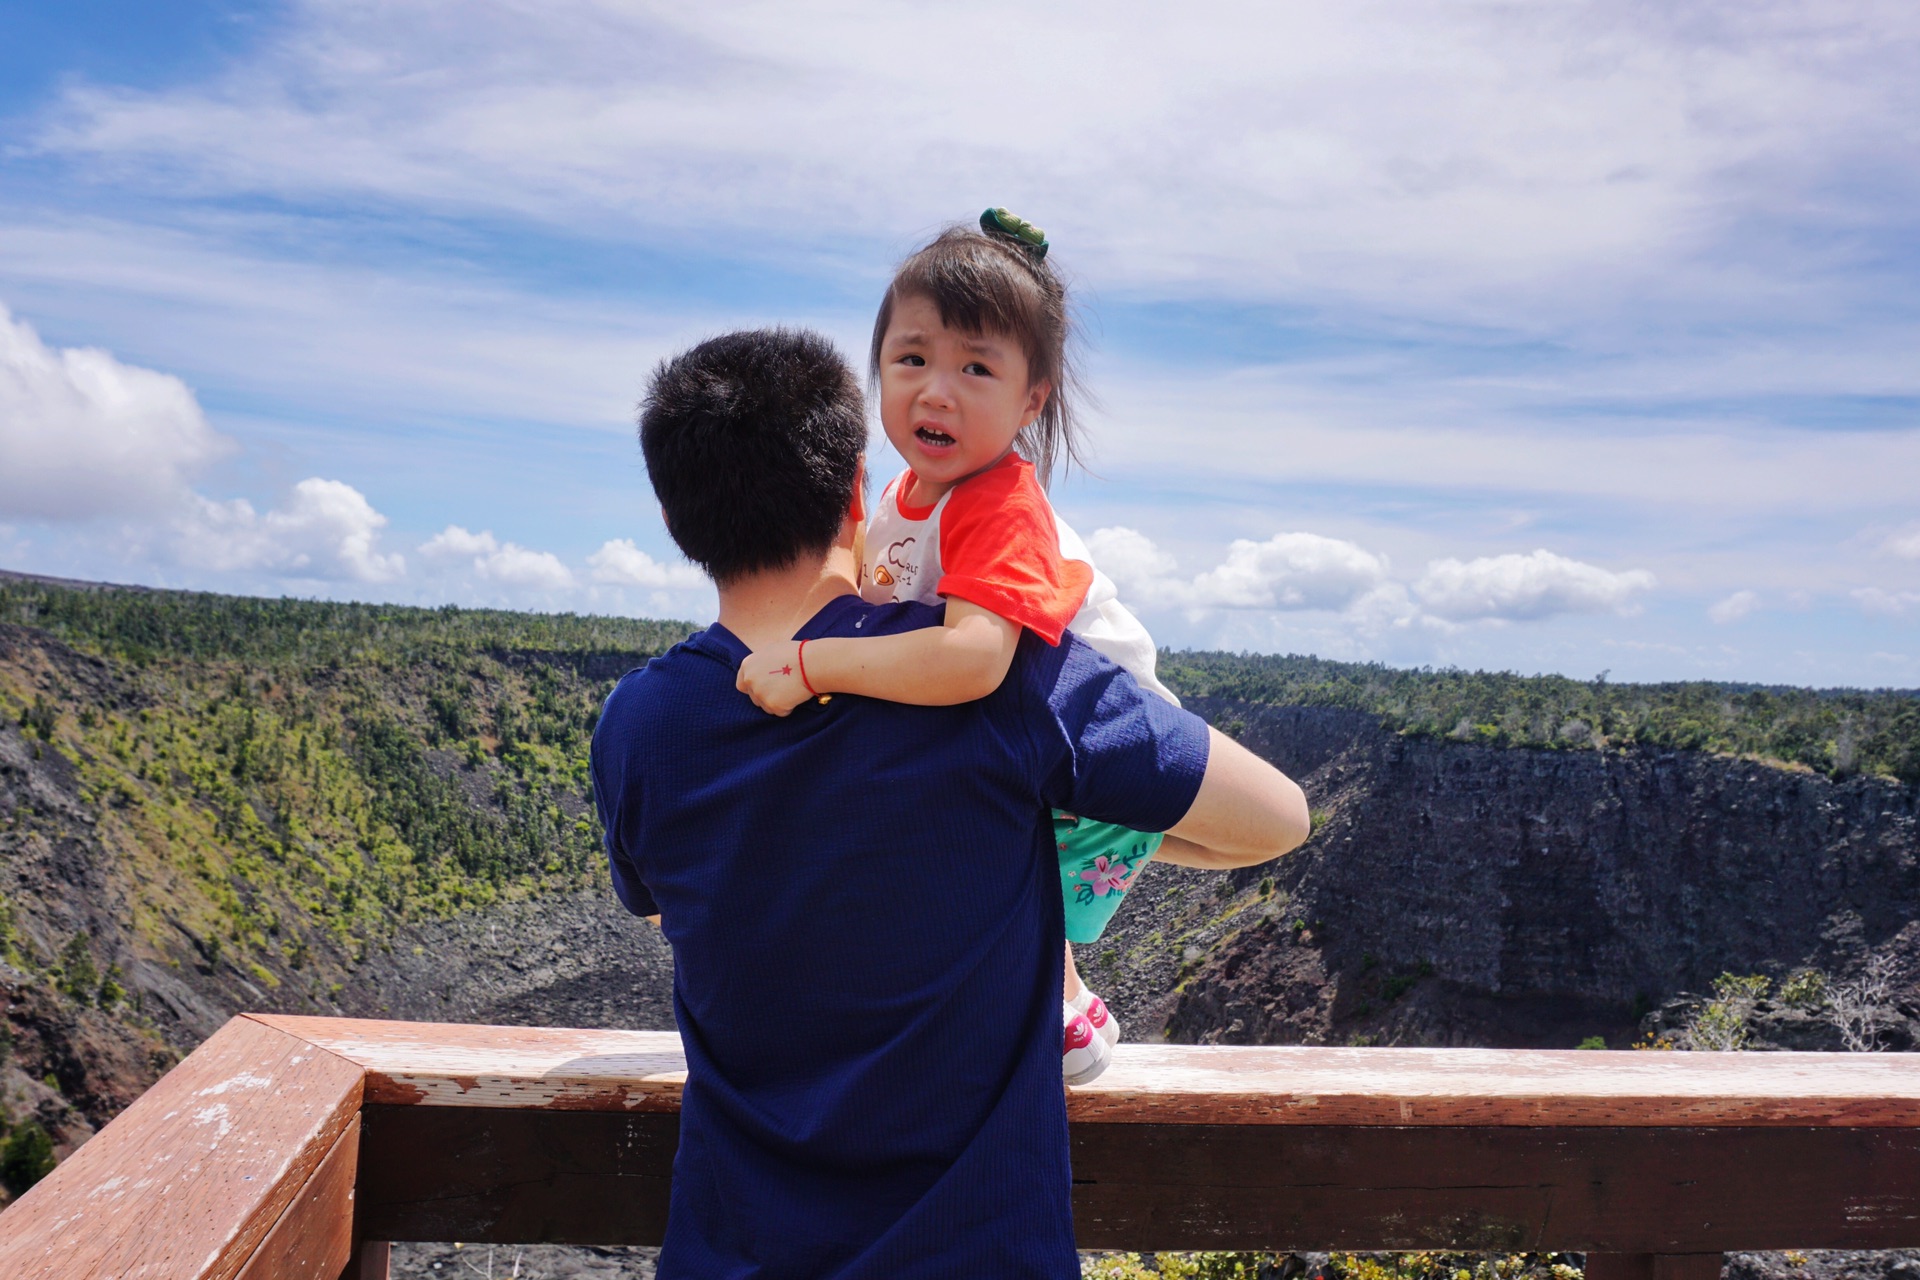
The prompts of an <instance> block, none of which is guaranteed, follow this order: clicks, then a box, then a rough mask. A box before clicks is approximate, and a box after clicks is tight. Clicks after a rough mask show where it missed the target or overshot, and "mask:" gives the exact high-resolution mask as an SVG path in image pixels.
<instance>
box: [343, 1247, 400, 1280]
mask: <svg viewBox="0 0 1920 1280" xmlns="http://www.w3.org/2000/svg"><path fill="white" fill-rule="evenodd" d="M392 1267H393V1246H392V1245H391V1244H388V1243H387V1242H386V1241H385V1240H362V1241H361V1242H360V1244H359V1246H358V1247H357V1248H355V1249H354V1251H353V1257H352V1258H350V1259H348V1261H347V1269H346V1270H345V1271H343V1272H341V1273H340V1280H389V1277H390V1276H391V1275H392Z"/></svg>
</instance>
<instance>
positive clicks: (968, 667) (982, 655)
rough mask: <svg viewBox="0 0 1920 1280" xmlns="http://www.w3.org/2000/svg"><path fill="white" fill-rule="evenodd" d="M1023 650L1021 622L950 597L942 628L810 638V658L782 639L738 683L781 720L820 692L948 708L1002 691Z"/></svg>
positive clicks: (750, 658)
mask: <svg viewBox="0 0 1920 1280" xmlns="http://www.w3.org/2000/svg"><path fill="white" fill-rule="evenodd" d="M1019 645H1020V627H1019V625H1018V624H1016V623H1012V622H1009V621H1007V620H1006V619H1005V618H1003V617H1001V616H1000V615H999V614H997V613H994V612H992V611H991V610H988V609H983V608H981V607H980V606H979V605H977V604H972V603H969V602H968V601H965V600H958V599H953V598H949V599H948V600H947V625H946V626H944V627H925V628H922V629H921V630H919V631H906V632H902V633H901V634H899V635H892V636H871V637H867V636H860V637H839V636H830V637H828V638H826V639H823V640H809V641H807V642H806V653H805V654H804V655H803V654H802V653H801V652H800V645H799V643H798V642H797V641H792V640H788V641H784V642H782V643H780V644H777V645H772V646H770V647H768V648H765V649H760V650H756V651H755V652H753V653H750V654H748V655H747V657H746V660H745V661H744V662H742V663H741V664H740V674H739V676H738V677H737V678H736V679H735V681H734V683H735V685H737V686H738V687H739V689H740V691H741V692H742V693H744V694H746V695H747V696H748V697H750V698H752V699H753V702H754V705H755V706H757V707H759V708H760V709H761V710H762V711H765V712H768V713H769V714H772V715H776V716H784V715H786V714H788V713H789V712H791V711H792V710H793V709H794V708H795V707H797V706H799V705H800V704H801V703H803V702H805V701H806V700H807V699H808V698H810V697H812V696H813V695H814V694H822V693H857V694H861V695H863V696H865V697H869V698H882V699H884V700H886V701H888V702H907V703H912V704H913V705H915V706H920V707H947V706H952V705H954V704H955V703H960V702H972V701H974V700H975V699H978V698H984V697H986V696H987V695H988V694H990V693H992V692H993V691H994V690H995V689H998V688H999V687H1000V682H1001V681H1002V680H1004V679H1006V677H1007V668H1009V667H1011V666H1012V665H1013V655H1014V651H1015V650H1016V649H1017V648H1018V647H1019ZM803 669H804V679H803V678H802V672H803ZM809 685H811V686H812V691H811V692H809V691H808V686H809Z"/></svg>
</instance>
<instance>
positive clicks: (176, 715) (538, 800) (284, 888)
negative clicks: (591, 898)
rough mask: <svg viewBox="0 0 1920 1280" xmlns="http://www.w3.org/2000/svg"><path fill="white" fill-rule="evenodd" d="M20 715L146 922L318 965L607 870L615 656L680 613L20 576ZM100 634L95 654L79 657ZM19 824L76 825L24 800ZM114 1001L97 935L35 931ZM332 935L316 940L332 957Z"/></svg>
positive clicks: (3, 606) (10, 687) (65, 965)
mask: <svg viewBox="0 0 1920 1280" xmlns="http://www.w3.org/2000/svg"><path fill="white" fill-rule="evenodd" d="M0 624H15V625H18V626H22V627H27V628H31V629H32V630H33V631H34V632H37V633H39V634H41V635H45V636H49V637H51V638H52V639H53V640H56V641H58V642H60V644H61V645H64V646H66V647H67V648H69V649H71V650H73V651H76V652H77V653H78V654H80V655H83V657H82V658H79V659H76V658H74V657H72V656H68V655H65V654H63V653H62V652H61V651H60V650H59V649H58V648H57V647H54V646H46V645H43V644H38V643H33V642H29V643H27V644H25V645H14V646H12V651H11V657H10V658H0V715H4V716H6V717H7V718H9V719H11V720H13V721H14V722H15V723H17V724H19V725H20V726H21V728H22V730H23V732H26V733H28V734H30V735H31V736H32V739H33V741H34V746H35V750H36V751H39V750H41V749H42V748H43V747H44V749H46V750H49V751H58V752H59V753H60V754H61V755H62V756H64V757H65V759H66V761H67V762H68V763H69V764H70V765H71V766H72V773H73V776H75V777H76V778H77V779H78V782H79V786H80V788H81V799H82V801H83V802H85V803H87V804H88V807H89V809H90V810H92V811H94V812H96V813H97V814H98V816H99V822H98V826H97V828H96V831H97V834H98V836H99V838H100V839H101V840H102V841H103V842H104V843H106V844H107V845H108V847H109V848H110V849H112V850H113V851H114V852H115V853H116V854H117V855H119V856H120V857H121V858H122V859H124V861H125V863H126V864H127V865H128V867H129V868H130V869H131V870H132V871H133V872H134V874H135V877H136V879H137V880H138V882H140V883H142V884H143V885H147V886H150V888H148V889H147V890H146V892H145V893H144V894H143V895H142V899H141V900H140V901H136V902H135V903H134V916H135V919H134V921H133V923H134V926H135V928H136V931H137V932H138V933H139V934H140V935H141V936H143V937H144V938H145V940H146V941H147V943H148V944H149V946H150V947H151V949H153V950H155V951H157V952H159V953H161V954H167V953H169V952H171V951H175V950H177V948H178V947H179V946H180V945H181V939H182V937H183V936H184V937H185V938H186V939H188V940H190V942H191V945H192V947H193V948H194V949H195V951H197V960H198V961H199V963H201V964H203V965H205V966H208V967H212V966H216V965H223V964H224V965H230V966H232V968H233V969H234V970H236V971H237V972H239V973H240V974H242V975H244V976H245V977H246V979H247V980H248V981H250V982H252V983H254V984H255V985H256V986H260V987H262V988H271V987H275V986H278V985H280V984H281V983H283V982H284V981H287V980H289V979H293V980H295V981H297V982H299V983H300V984H301V985H303V986H305V985H309V984H315V985H316V989H317V983H318V981H319V977H320V975H317V974H313V973H311V972H308V971H307V970H308V968H309V966H310V964H312V963H313V962H315V961H316V959H319V958H324V956H326V955H331V956H333V957H336V958H338V957H345V958H346V959H348V960H349V961H351V960H352V959H353V958H354V957H356V956H357V955H358V954H360V953H363V952H364V950H365V949H366V947H367V946H369V945H376V944H378V943H379V942H380V941H381V940H382V939H383V938H384V937H386V936H387V935H389V934H390V932H391V930H392V928H393V926H394V925H395V924H397V923H398V922H400V921H403V920H406V919H410V918H417V917H420V916H433V915H443V914H446V913H449V912H452V911H457V910H460V909H462V908H464V907H468V906H474V905H479V904H482V903H485V902H489V901H494V900H496V899H498V898H501V897H503V896H514V895H521V894H525V893H529V892H536V891H539V890H541V889H546V888H558V887H568V886H578V885H584V884H587V883H591V882H592V881H593V880H594V878H595V877H596V876H600V875H603V874H604V871H603V868H602V865H601V857H600V854H599V844H598V836H599V833H598V830H597V826H596V824H595V822H594V819H593V816H592V813H591V809H590V803H589V796H590V784H589V779H588V771H587V747H588V742H589V739H590V735H591V732H592V727H593V725H594V723H595V721H596V719H597V717H598V714H599V706H600V702H601V700H602V699H603V698H604V697H605V696H606V693H607V691H608V689H609V688H611V686H612V683H613V680H614V679H615V678H616V677H617V676H618V674H619V673H620V672H621V671H624V670H626V669H628V668H629V667H632V666H636V665H639V664H640V663H641V662H643V661H645V659H646V658H647V657H649V656H651V655H653V654H656V653H659V652H661V651H663V650H664V649H665V648H666V647H668V646H669V645H671V644H672V643H674V642H676V641H677V640H679V639H680V638H682V637H683V636H685V635H686V633H687V631H688V630H690V628H689V627H688V626H686V625H685V624H676V623H663V622H639V621H629V620H623V619H616V618H590V617H573V616H552V615H536V614H519V613H507V612H494V611H482V610H463V609H451V608H449V609H417V608H399V607H390V606H380V605H353V604H330V603H317V602H309V601H298V600H256V599H244V598H236V597H228V596H214V595H200V594H192V593H185V592H147V591H130V590H128V591H121V590H88V589H77V588H66V587H60V586H54V585H49V584H42V583H35V582H27V581H17V580H5V579H0ZM87 657H91V658H98V659H101V660H102V662H101V663H99V664H95V663H91V662H88V661H86V660H85V658H87ZM9 821H10V822H11V823H12V824H13V826H14V827H15V829H16V831H17V833H18V834H21V835H23V836H24V835H25V834H26V833H29V832H31V831H33V830H36V829H38V830H43V831H44V833H45V834H46V835H48V836H49V837H56V836H58V834H59V829H58V827H57V821H58V820H57V819H55V818H54V817H53V816H52V815H38V816H36V815H34V814H32V813H31V812H30V811H15V812H14V813H13V816H12V818H11V819H10V820H9ZM21 945H23V944H21V943H20V941H19V939H18V937H17V934H16V931H15V930H14V929H13V928H12V917H11V913H10V908H8V907H7V905H6V904H5V903H4V902H0V948H4V949H6V950H7V952H8V953H9V955H12V956H15V957H16V958H18V959H20V960H21V961H22V962H23V963H25V964H27V965H28V966H30V967H35V968H40V969H43V970H44V971H46V972H47V973H48V974H49V976H50V977H53V978H54V980H55V981H56V982H57V985H58V988H59V989H60V991H61V992H62V993H63V994H64V995H65V996H66V997H68V998H69V999H72V1000H74V1001H76V1002H79V1003H84V1004H96V1005H99V1006H101V1007H103V1008H110V1007H112V1006H113V1005H115V1004H117V1003H118V1002H120V1001H121V1000H123V999H124V997H125V988H124V979H123V975H122V974H121V973H120V971H119V970H118V969H117V968H112V967H109V968H107V969H106V970H105V971H104V972H103V971H102V969H101V965H100V959H99V958H98V957H96V956H95V954H94V953H93V951H92V949H91V947H90V946H89V944H88V940H87V939H86V938H84V937H75V938H73V939H72V940H71V941H70V942H68V943H67V944H66V945H65V947H64V948H63V949H62V950H61V952H60V953H59V954H58V955H57V956H55V957H47V958H39V957H33V956H21V955H19V954H18V953H19V951H20V947H21ZM316 952H319V953H321V955H320V956H319V957H317V956H316Z"/></svg>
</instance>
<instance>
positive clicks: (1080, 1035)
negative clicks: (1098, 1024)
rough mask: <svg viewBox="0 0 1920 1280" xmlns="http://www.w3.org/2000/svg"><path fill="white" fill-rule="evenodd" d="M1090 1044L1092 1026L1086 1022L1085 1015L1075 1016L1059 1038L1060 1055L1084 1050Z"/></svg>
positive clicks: (1091, 1041)
mask: <svg viewBox="0 0 1920 1280" xmlns="http://www.w3.org/2000/svg"><path fill="white" fill-rule="evenodd" d="M1092 1043H1093V1024H1092V1023H1090V1022H1088V1021H1087V1018H1086V1015H1085V1014H1079V1013H1077V1014H1075V1015H1074V1016H1073V1021H1072V1022H1069V1023H1068V1024H1067V1028H1066V1034H1065V1035H1064V1036H1063V1037H1062V1038H1061V1043H1060V1052H1061V1054H1062V1055H1063V1056H1064V1055H1066V1054H1069V1053H1072V1052H1073V1051H1074V1050H1075V1049H1084V1048H1086V1047H1087V1046H1088V1045H1090V1044H1092Z"/></svg>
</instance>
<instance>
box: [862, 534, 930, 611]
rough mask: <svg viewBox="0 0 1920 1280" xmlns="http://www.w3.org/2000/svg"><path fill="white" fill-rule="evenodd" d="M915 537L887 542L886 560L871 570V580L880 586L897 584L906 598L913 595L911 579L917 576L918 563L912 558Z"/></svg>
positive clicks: (918, 571)
mask: <svg viewBox="0 0 1920 1280" xmlns="http://www.w3.org/2000/svg"><path fill="white" fill-rule="evenodd" d="M917 541H919V539H917V538H900V539H897V540H895V541H894V542H891V543H888V544H887V562H886V563H885V564H883V565H878V566H876V567H875V568H874V571H873V580H874V581H875V582H877V583H880V584H881V585H882V586H897V587H899V588H900V590H901V593H902V594H903V595H905V596H907V597H908V598H911V597H912V595H913V580H914V578H916V577H918V576H919V573H920V563H919V561H917V560H915V559H914V558H913V544H914V543H915V542H917Z"/></svg>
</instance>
